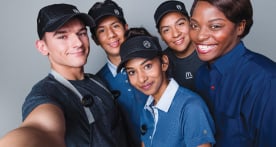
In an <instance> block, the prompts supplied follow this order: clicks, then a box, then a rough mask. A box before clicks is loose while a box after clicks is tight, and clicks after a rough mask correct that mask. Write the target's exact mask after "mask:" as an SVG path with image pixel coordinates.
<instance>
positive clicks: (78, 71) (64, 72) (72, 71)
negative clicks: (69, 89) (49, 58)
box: [52, 67, 84, 80]
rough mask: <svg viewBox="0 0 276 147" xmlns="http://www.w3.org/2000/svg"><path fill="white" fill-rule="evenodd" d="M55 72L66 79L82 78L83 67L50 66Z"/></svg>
mask: <svg viewBox="0 0 276 147" xmlns="http://www.w3.org/2000/svg"><path fill="white" fill-rule="evenodd" d="M52 69H53V70H55V71H56V72H57V73H59V74H60V75H61V76H62V77H64V78H65V79H66V80H82V79H84V69H83V67H82V68H72V67H71V68H67V67H62V68H55V67H52Z"/></svg>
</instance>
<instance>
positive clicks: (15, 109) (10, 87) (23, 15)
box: [0, 0, 276, 137]
mask: <svg viewBox="0 0 276 147" xmlns="http://www.w3.org/2000/svg"><path fill="white" fill-rule="evenodd" d="M101 1H102V0H101ZM115 1H116V2H117V3H118V4H119V5H120V6H121V7H122V8H123V10H124V13H125V16H126V19H127V21H128V23H129V26H130V27H133V26H138V27H139V26H143V27H146V28H147V29H148V30H149V31H150V32H151V33H153V34H155V35H157V32H156V29H155V27H154V21H153V13H154V10H155V8H156V7H157V6H158V5H159V4H160V3H161V2H163V1H164V0H115ZM95 2H96V1H95V0H90V1H89V0H87V1H84V0H79V1H77V0H67V1H65V0H64V1H61V0H47V1H45V0H28V1H20V0H2V1H1V6H0V18H1V22H0V24H1V25H0V45H1V47H0V48H1V49H0V56H1V57H0V67H1V72H0V99H1V102H0V118H1V119H0V137H1V136H3V135H4V134H5V133H7V132H8V131H10V130H12V129H14V128H16V127H18V126H19V125H20V123H21V105H22V103H23V101H24V98H25V96H26V95H27V94H28V92H29V91H30V89H31V87H32V86H33V85H34V84H35V83H36V82H37V81H38V80H40V79H42V78H43V77H44V76H46V75H47V74H48V72H49V70H50V69H49V63H48V59H47V57H45V56H42V55H41V54H40V53H39V52H38V51H37V50H36V48H35V40H36V39H37V33H36V17H37V13H38V11H39V9H40V8H41V7H43V6H45V5H48V4H52V3H71V4H74V5H76V6H77V7H78V8H79V10H80V11H82V12H87V11H88V10H89V8H90V6H91V5H92V4H94V3H95ZM184 2H185V3H186V5H187V8H188V9H190V6H191V3H192V0H185V1H184ZM252 3H253V8H254V21H255V22H254V25H253V27H252V30H251V32H250V34H249V35H248V36H247V37H246V38H245V39H244V42H245V43H246V45H247V47H248V48H250V49H251V50H253V51H256V52H259V53H261V54H264V55H266V56H268V57H269V58H271V59H272V60H274V61H276V50H275V49H274V45H275V41H276V40H275V37H274V36H275V35H276V31H275V30H276V29H275V26H276V19H275V14H276V13H275V12H276V10H275V7H276V2H275V0H253V2H252ZM161 44H162V45H163V46H164V43H163V42H162V41H161ZM105 58H106V57H105V55H104V52H103V50H102V49H101V48H100V47H98V46H96V45H95V44H94V42H93V41H91V53H90V56H89V59H88V63H87V65H86V72H90V73H95V72H96V71H97V70H99V68H100V67H101V66H102V65H103V64H104V63H105V60H106V59H105Z"/></svg>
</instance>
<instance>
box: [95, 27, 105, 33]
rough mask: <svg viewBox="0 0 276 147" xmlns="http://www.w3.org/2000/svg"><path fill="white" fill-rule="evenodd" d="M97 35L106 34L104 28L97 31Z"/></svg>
mask: <svg viewBox="0 0 276 147" xmlns="http://www.w3.org/2000/svg"><path fill="white" fill-rule="evenodd" d="M96 32H97V34H101V33H103V32H104V29H103V28H100V29H97V31H96Z"/></svg>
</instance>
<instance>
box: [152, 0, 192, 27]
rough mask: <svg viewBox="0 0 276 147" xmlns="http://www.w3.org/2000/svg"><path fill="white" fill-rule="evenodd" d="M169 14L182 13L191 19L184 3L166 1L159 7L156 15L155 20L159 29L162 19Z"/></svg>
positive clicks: (173, 0)
mask: <svg viewBox="0 0 276 147" xmlns="http://www.w3.org/2000/svg"><path fill="white" fill-rule="evenodd" d="M169 12H180V13H182V14H183V15H184V16H186V17H187V18H189V14H188V12H187V10H186V7H185V5H184V3H182V2H180V1H176V0H170V1H165V2H163V3H161V4H160V5H159V6H158V7H157V9H156V10H155V13H154V20H155V25H156V28H157V29H158V27H159V23H160V20H161V19H162V17H163V16H164V15H166V14H167V13H169Z"/></svg>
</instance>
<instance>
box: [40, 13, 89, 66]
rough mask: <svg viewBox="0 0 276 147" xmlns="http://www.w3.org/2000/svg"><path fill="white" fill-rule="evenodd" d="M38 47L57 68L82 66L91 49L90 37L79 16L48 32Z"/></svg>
mask: <svg viewBox="0 0 276 147" xmlns="http://www.w3.org/2000/svg"><path fill="white" fill-rule="evenodd" d="M36 47H37V48H38V50H39V51H40V52H41V53H42V54H43V55H46V56H48V58H49V60H50V63H51V67H52V68H53V69H55V70H59V69H71V68H82V67H83V65H85V64H86V61H87V57H88V54H89V51H90V46H89V37H88V35H87V28H86V27H85V25H84V23H83V22H82V21H80V20H79V19H77V18H74V19H72V20H70V21H68V22H67V23H66V24H65V25H63V26H62V27H61V28H59V29H58V30H56V31H54V32H46V33H45V35H44V37H43V39H42V40H38V41H37V42H36Z"/></svg>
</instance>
